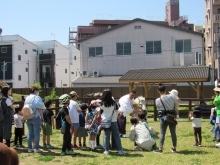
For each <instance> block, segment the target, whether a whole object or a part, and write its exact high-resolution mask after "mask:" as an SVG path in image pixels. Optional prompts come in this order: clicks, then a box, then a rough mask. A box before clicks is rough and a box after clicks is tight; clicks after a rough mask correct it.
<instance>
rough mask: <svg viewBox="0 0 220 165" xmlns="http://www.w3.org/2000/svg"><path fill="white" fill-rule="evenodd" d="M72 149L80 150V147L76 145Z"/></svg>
mask: <svg viewBox="0 0 220 165" xmlns="http://www.w3.org/2000/svg"><path fill="white" fill-rule="evenodd" d="M72 149H74V150H77V149H80V147H79V146H77V145H74V146H73V147H72Z"/></svg>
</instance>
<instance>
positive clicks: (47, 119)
mask: <svg viewBox="0 0 220 165" xmlns="http://www.w3.org/2000/svg"><path fill="white" fill-rule="evenodd" d="M43 116H44V122H46V123H48V124H51V117H52V116H54V113H53V111H52V110H51V109H45V110H43Z"/></svg>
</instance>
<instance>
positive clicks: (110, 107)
mask: <svg viewBox="0 0 220 165" xmlns="http://www.w3.org/2000/svg"><path fill="white" fill-rule="evenodd" d="M101 114H102V115H101V116H102V121H108V120H111V127H110V128H104V149H105V151H104V154H106V155H108V154H109V147H110V145H109V144H110V133H112V138H113V139H114V141H115V144H116V147H117V150H118V154H119V155H124V154H125V151H124V150H122V146H121V139H120V135H119V130H118V124H117V117H118V114H119V112H118V108H117V104H116V102H115V101H114V100H113V98H112V93H111V91H110V90H109V89H105V90H104V91H103V93H102V106H101Z"/></svg>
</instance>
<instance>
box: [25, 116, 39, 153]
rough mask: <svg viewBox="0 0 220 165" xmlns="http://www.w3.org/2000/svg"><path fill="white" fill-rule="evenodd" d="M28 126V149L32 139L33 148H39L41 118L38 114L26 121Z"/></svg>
mask: <svg viewBox="0 0 220 165" xmlns="http://www.w3.org/2000/svg"><path fill="white" fill-rule="evenodd" d="M27 127H28V136H27V141H28V149H32V141H33V140H34V149H36V150H38V149H39V142H40V127H41V119H40V117H39V116H38V117H37V118H34V119H31V120H28V121H27Z"/></svg>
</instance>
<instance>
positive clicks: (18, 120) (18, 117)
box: [14, 114, 23, 128]
mask: <svg viewBox="0 0 220 165" xmlns="http://www.w3.org/2000/svg"><path fill="white" fill-rule="evenodd" d="M22 119H23V116H21V115H19V114H15V115H14V125H15V128H23V125H22V121H21V120H22Z"/></svg>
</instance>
